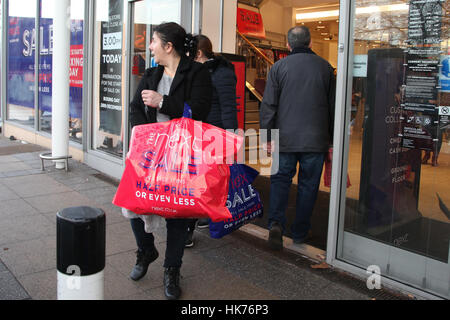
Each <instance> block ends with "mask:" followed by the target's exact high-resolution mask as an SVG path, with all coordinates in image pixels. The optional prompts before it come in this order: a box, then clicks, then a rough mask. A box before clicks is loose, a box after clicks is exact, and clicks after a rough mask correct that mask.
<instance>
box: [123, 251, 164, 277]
mask: <svg viewBox="0 0 450 320" xmlns="http://www.w3.org/2000/svg"><path fill="white" fill-rule="evenodd" d="M136 254H137V259H136V265H135V266H134V268H133V270H131V273H130V278H131V279H132V280H134V281H138V280H139V279H141V278H142V277H143V276H145V274H146V273H147V270H148V266H149V265H150V263H152V262H153V261H155V260H156V259H157V258H158V256H159V253H158V250H156V248H153V249H150V250H145V251H144V250H141V249H138V251H136Z"/></svg>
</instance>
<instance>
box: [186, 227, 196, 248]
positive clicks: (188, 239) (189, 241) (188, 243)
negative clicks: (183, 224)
mask: <svg viewBox="0 0 450 320" xmlns="http://www.w3.org/2000/svg"><path fill="white" fill-rule="evenodd" d="M193 237H194V230H192V231H188V234H187V237H186V242H185V243H184V247H185V248H192V247H193V246H194V240H193V239H192V238H193Z"/></svg>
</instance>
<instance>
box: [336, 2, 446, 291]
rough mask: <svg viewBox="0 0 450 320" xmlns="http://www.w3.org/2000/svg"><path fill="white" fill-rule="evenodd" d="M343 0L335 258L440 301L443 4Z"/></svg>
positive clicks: (443, 168) (442, 269)
mask: <svg viewBox="0 0 450 320" xmlns="http://www.w3.org/2000/svg"><path fill="white" fill-rule="evenodd" d="M350 3H351V15H352V18H351V19H350V21H352V23H353V25H352V31H351V33H350V34H351V38H352V39H351V40H352V44H353V45H352V47H351V48H350V52H351V53H350V56H349V61H350V62H353V63H352V64H350V67H349V70H348V77H349V78H348V79H347V80H348V81H347V83H348V84H349V86H351V91H350V90H347V92H349V94H351V99H350V98H348V99H347V101H348V102H347V105H346V116H347V123H346V124H347V125H348V126H347V128H348V131H347V130H346V135H347V136H346V138H345V139H344V140H345V144H344V150H345V151H344V153H345V154H344V158H345V159H346V161H345V163H344V166H345V167H346V170H343V171H344V172H347V173H348V177H349V180H350V183H351V186H349V187H348V188H347V187H346V186H345V185H343V187H342V194H343V196H342V203H343V205H342V207H341V217H340V225H339V228H340V229H339V236H338V237H339V245H338V254H337V257H338V258H339V259H342V260H344V261H346V262H349V263H351V264H354V265H357V266H360V267H362V268H364V269H366V268H368V267H369V266H372V267H373V266H375V268H378V270H380V272H381V274H382V275H383V276H385V277H387V278H390V279H393V280H397V281H400V282H403V283H405V284H407V285H411V286H413V287H415V288H418V289H420V290H424V291H427V292H429V293H432V294H436V295H439V296H442V297H445V298H449V297H450V266H449V263H450V254H449V251H450V246H449V242H450V213H449V208H450V193H449V183H448V181H449V180H450V135H449V133H450V130H449V119H448V109H449V108H448V106H449V105H450V80H447V79H450V74H448V70H449V69H448V65H449V63H448V61H449V58H448V55H449V54H450V53H449V52H450V51H449V48H448V40H449V34H448V32H449V30H448V27H447V21H448V4H447V1H443V0H435V1H433V0H431V1H430V0H429V1H426V2H424V1H418V0H410V1H408V0H403V1H399V0H393V1H388V0H356V1H351V2H350ZM447 77H448V78H447ZM447 81H449V82H447Z"/></svg>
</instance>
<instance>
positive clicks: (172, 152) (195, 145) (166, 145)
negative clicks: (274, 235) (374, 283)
mask: <svg viewBox="0 0 450 320" xmlns="http://www.w3.org/2000/svg"><path fill="white" fill-rule="evenodd" d="M242 142H243V138H242V137H240V136H238V135H236V134H234V133H231V132H228V131H226V130H223V129H221V128H218V127H215V126H213V125H210V124H206V123H202V122H200V121H194V120H192V119H189V118H185V117H183V118H179V119H174V120H171V121H167V122H159V123H153V124H146V125H139V126H135V127H134V128H133V131H132V137H131V142H130V149H129V152H128V154H127V157H126V160H125V171H124V173H123V175H122V179H121V181H120V184H119V187H118V189H117V192H116V194H115V196H114V199H113V204H115V205H116V206H119V207H122V208H126V209H128V210H130V211H132V212H135V213H137V214H157V215H160V216H163V217H165V218H211V220H212V221H222V220H225V219H229V218H231V214H230V212H229V210H228V209H227V208H226V205H225V204H226V201H227V196H228V182H229V178H230V171H229V168H228V165H227V164H226V161H225V160H226V159H227V158H231V159H234V157H235V155H236V154H237V152H238V150H239V148H240V147H241V146H242ZM223 146H227V147H226V148H224V147H223Z"/></svg>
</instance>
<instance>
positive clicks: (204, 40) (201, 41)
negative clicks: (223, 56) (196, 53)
mask: <svg viewBox="0 0 450 320" xmlns="http://www.w3.org/2000/svg"><path fill="white" fill-rule="evenodd" d="M194 38H195V39H196V40H197V50H202V52H203V54H204V55H205V56H206V57H207V58H208V59H211V58H212V57H214V52H213V50H212V43H211V40H209V38H208V37H207V36H204V35H202V34H199V35H197V36H195V37H194Z"/></svg>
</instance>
